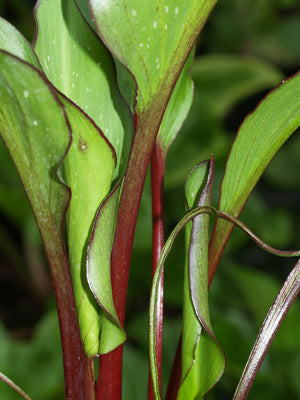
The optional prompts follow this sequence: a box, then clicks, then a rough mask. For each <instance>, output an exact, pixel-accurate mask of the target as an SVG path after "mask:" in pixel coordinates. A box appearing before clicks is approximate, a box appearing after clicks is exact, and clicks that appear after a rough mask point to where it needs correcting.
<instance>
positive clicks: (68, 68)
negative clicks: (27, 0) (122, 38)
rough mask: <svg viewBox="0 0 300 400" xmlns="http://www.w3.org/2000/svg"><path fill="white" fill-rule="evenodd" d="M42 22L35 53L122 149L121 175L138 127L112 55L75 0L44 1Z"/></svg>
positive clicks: (40, 9)
mask: <svg viewBox="0 0 300 400" xmlns="http://www.w3.org/2000/svg"><path fill="white" fill-rule="evenodd" d="M36 19H37V23H38V31H37V32H38V33H37V37H36V39H35V44H34V49H35V51H36V53H37V55H38V57H39V60H40V63H41V65H42V67H43V69H44V71H45V73H46V75H47V77H48V78H49V79H50V81H51V82H52V83H53V85H54V86H55V87H56V88H57V89H58V90H60V91H61V92H62V93H63V94H65V95H66V96H67V97H69V98H70V99H71V100H73V101H74V102H75V103H76V104H77V105H79V106H80V107H81V108H82V109H83V110H84V111H85V112H86V113H87V114H88V115H89V116H90V117H91V118H92V119H93V120H94V121H95V123H96V124H97V125H98V126H99V127H100V128H101V130H102V132H103V133H104V134H105V136H106V137H107V138H108V140H109V141H110V142H111V144H112V145H113V147H114V149H115V151H116V154H117V169H116V172H115V176H118V175H119V174H120V173H122V172H124V169H125V168H126V165H127V159H128V155H129V151H130V147H131V137H132V124H133V123H132V117H131V115H130V111H129V109H128V107H127V106H126V104H125V102H124V100H123V99H122V98H121V95H120V93H119V91H118V88H117V81H116V71H115V66H114V62H113V60H112V57H111V55H110V54H109V52H108V51H107V49H106V48H105V47H104V45H103V44H102V43H101V41H100V40H99V38H98V37H97V35H96V34H95V32H94V31H93V30H92V29H91V28H90V26H89V25H88V24H87V23H86V21H85V20H84V18H83V17H82V15H81V14H80V12H79V11H78V9H77V7H76V5H75V4H74V0H52V1H47V0H40V1H39V2H38V6H37V7H36ZM120 170H121V171H120Z"/></svg>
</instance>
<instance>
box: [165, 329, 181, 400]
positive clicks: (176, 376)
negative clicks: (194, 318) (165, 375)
mask: <svg viewBox="0 0 300 400" xmlns="http://www.w3.org/2000/svg"><path fill="white" fill-rule="evenodd" d="M181 339H182V336H181V335H180V338H179V341H178V345H177V350H176V355H175V359H174V363H173V367H172V371H171V375H170V379H169V384H168V388H167V393H166V396H165V400H176V399H177V394H178V390H179V386H180V381H181Z"/></svg>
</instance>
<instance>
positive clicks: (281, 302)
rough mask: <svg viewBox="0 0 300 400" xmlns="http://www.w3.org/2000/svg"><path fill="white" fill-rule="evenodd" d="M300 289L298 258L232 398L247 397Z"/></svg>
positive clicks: (266, 320)
mask: <svg viewBox="0 0 300 400" xmlns="http://www.w3.org/2000/svg"><path fill="white" fill-rule="evenodd" d="M299 291H300V260H299V261H298V262H297V264H296V265H295V267H294V268H293V270H292V271H291V273H290V274H289V276H288V277H287V279H286V281H285V283H284V285H283V286H282V288H281V289H280V292H279V293H278V295H277V297H276V299H275V301H274V303H273V305H272V307H271V308H270V310H269V312H268V314H267V316H266V318H265V320H264V322H263V324H262V327H261V329H260V331H259V333H258V336H257V339H256V341H255V344H254V346H253V349H252V351H251V354H250V356H249V359H248V361H247V364H246V366H245V369H244V371H243V374H242V376H241V379H240V382H239V384H238V386H237V389H236V391H235V394H234V396H233V400H244V399H246V398H247V396H248V393H249V391H250V389H251V386H252V383H253V381H254V379H255V377H256V374H257V372H258V370H259V368H260V366H261V363H262V362H263V360H264V358H265V356H266V354H267V351H268V349H269V347H270V345H271V343H272V341H273V339H274V337H275V335H276V333H277V331H278V329H279V327H280V326H281V324H282V322H283V320H284V318H285V316H286V314H287V312H288V311H289V309H290V308H291V306H292V305H293V303H294V301H295V299H296V297H297V296H298V294H299Z"/></svg>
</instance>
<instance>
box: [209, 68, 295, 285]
mask: <svg viewBox="0 0 300 400" xmlns="http://www.w3.org/2000/svg"><path fill="white" fill-rule="evenodd" d="M299 90H300V74H297V75H295V76H294V77H292V78H291V79H289V80H288V81H286V82H284V83H283V84H282V85H281V86H279V87H278V88H277V89H275V90H274V91H272V92H271V93H270V94H269V95H268V96H267V97H266V98H265V99H264V100H263V101H262V102H261V103H260V104H259V106H258V107H257V108H256V110H255V111H254V112H253V113H252V114H250V115H249V116H248V117H247V118H246V119H245V121H244V122H243V124H242V125H241V127H240V129H239V131H238V134H237V136H236V138H235V141H234V143H233V146H232V149H231V152H230V155H229V157H228V161H227V165H226V171H225V175H224V179H223V182H222V186H221V197H220V202H219V209H220V210H221V211H225V212H227V213H228V214H232V215H233V216H238V215H239V214H240V212H241V210H242V208H243V206H244V204H245V202H246V201H247V198H248V196H249V195H250V193H251V191H252V190H253V188H254V186H255V184H256V183H257V181H258V180H259V178H260V177H261V175H262V173H263V171H264V170H265V168H266V167H267V165H268V164H269V163H270V161H271V159H272V158H273V156H274V155H275V154H276V152H277V151H278V150H279V149H280V147H281V146H282V145H283V144H284V142H285V141H286V140H287V139H288V138H289V137H290V136H291V135H292V134H293V133H294V132H295V130H296V129H297V128H298V127H299V125H300V96H299ZM231 231H232V224H230V223H228V222H227V221H224V220H221V219H217V221H216V224H215V227H214V232H213V236H212V239H211V244H210V278H209V281H211V279H212V276H213V274H214V271H215V269H216V267H217V264H218V261H219V258H220V256H221V254H222V251H223V249H224V247H225V245H226V242H227V240H228V238H229V236H230V233H231Z"/></svg>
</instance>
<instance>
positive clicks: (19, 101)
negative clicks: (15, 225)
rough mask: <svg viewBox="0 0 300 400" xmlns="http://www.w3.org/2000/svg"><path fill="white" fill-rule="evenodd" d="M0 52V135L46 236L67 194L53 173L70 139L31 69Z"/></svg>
mask: <svg viewBox="0 0 300 400" xmlns="http://www.w3.org/2000/svg"><path fill="white" fill-rule="evenodd" d="M0 56H1V58H0V62H1V99H2V100H1V104H0V106H1V135H2V138H3V140H4V142H5V144H6V146H7V148H8V149H9V152H10V154H11V156H12V158H13V160H14V163H15V165H16V167H17V169H18V171H19V174H20V177H21V180H22V182H23V185H24V188H25V190H26V193H27V196H28V198H29V200H30V203H31V205H32V208H33V211H34V214H35V217H36V220H37V223H38V225H39V228H40V230H42V231H43V232H44V234H45V236H46V237H47V233H48V232H49V233H50V231H52V232H51V234H55V235H58V236H60V233H59V232H60V230H61V228H62V221H63V217H64V213H65V208H66V206H67V202H68V198H69V193H68V190H67V188H66V187H64V186H63V185H62V184H61V183H60V182H59V180H58V178H57V176H56V170H57V168H58V166H59V165H60V163H61V161H62V159H63V157H64V154H65V152H66V150H67V148H68V145H69V141H70V130H69V126H68V124H67V121H66V117H65V113H64V109H63V107H62V104H61V103H60V101H59V99H58V98H57V96H56V95H55V92H54V90H53V89H51V87H50V86H49V85H48V83H47V82H46V81H45V79H44V78H43V76H42V75H41V74H40V73H39V72H38V71H37V70H35V69H33V68H31V67H30V66H29V65H27V64H26V63H23V62H21V61H20V60H19V59H16V58H15V57H13V56H10V55H8V54H5V53H2V52H1V53H0ZM20 76H22V79H20ZM50 128H51V129H50ZM46 237H44V239H45V240H46Z"/></svg>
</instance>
